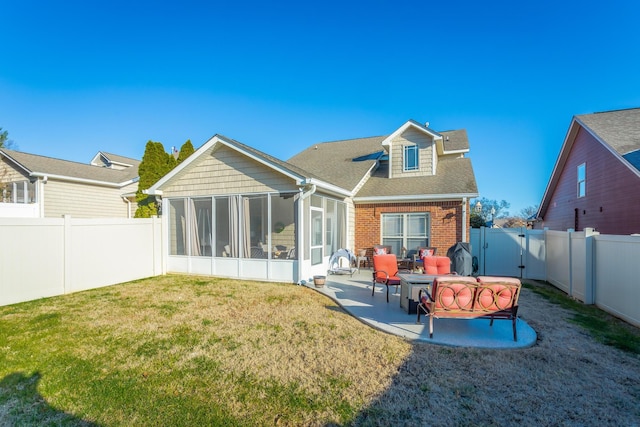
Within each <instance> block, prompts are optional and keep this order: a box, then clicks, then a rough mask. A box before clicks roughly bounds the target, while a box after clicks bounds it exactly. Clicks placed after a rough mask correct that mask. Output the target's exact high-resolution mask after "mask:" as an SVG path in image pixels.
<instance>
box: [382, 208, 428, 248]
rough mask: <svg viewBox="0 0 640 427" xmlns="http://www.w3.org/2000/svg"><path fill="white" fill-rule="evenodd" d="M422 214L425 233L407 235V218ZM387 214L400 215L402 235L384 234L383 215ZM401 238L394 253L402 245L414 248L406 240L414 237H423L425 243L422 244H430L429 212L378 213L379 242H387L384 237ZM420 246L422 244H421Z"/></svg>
mask: <svg viewBox="0 0 640 427" xmlns="http://www.w3.org/2000/svg"><path fill="white" fill-rule="evenodd" d="M418 215H421V216H424V218H425V221H426V225H425V235H424V236H418V235H412V236H409V235H408V231H407V230H408V229H409V227H408V220H409V217H410V216H418ZM387 216H395V217H398V216H399V217H402V235H401V236H400V235H385V229H384V220H385V217H387ZM398 238H401V239H402V243H401V245H400V248H396V249H395V251H394V253H396V251H399V249H401V248H402V247H404V248H406V249H407V250H410V249H416V248H415V247H413V246H412V245H409V243H408V241H409V240H415V239H422V238H424V239H425V240H426V243H425V244H424V246H430V243H431V214H430V213H429V212H393V213H392V212H389V213H383V214H381V215H380V242H381V243H382V244H383V245H384V244H387V243H385V239H398ZM421 246H422V245H421ZM392 251H393V249H392ZM396 255H400V252H397V253H396Z"/></svg>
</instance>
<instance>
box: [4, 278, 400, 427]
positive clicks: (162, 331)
mask: <svg viewBox="0 0 640 427" xmlns="http://www.w3.org/2000/svg"><path fill="white" fill-rule="evenodd" d="M0 316H1V317H2V321H3V322H2V324H3V326H2V328H3V329H4V330H3V331H2V332H3V336H4V338H2V339H1V340H2V341H1V345H0V348H2V354H1V356H0V360H1V361H2V364H1V367H0V377H6V376H10V375H12V374H16V373H21V374H23V375H24V377H25V381H26V380H27V379H29V378H32V375H33V374H34V373H37V375H38V378H39V385H38V393H41V394H42V396H43V397H44V399H46V402H47V405H49V407H57V408H64V411H65V412H69V413H72V414H74V416H73V417H72V418H73V419H75V418H76V417H78V418H80V419H84V420H90V421H92V422H96V423H99V424H102V425H121V424H127V423H128V422H129V420H130V419H132V418H131V417H133V419H137V420H139V424H182V425H188V424H190V425H192V424H193V423H194V422H202V423H205V424H211V423H219V422H223V423H224V424H242V425H249V424H260V425H265V424H272V423H273V421H274V419H276V418H277V419H278V420H279V423H280V424H283V425H284V424H291V425H300V424H307V425H324V424H326V423H338V424H342V423H349V422H350V420H351V419H353V418H354V417H355V416H356V415H357V413H358V412H359V411H361V410H362V408H363V407H365V406H366V405H367V404H368V403H369V402H371V400H372V399H374V398H375V397H376V396H377V395H378V394H380V393H381V392H382V391H383V390H385V389H386V388H387V387H388V386H389V385H390V383H391V380H392V378H393V375H394V374H395V373H396V371H397V370H398V368H399V367H400V366H401V365H402V362H403V360H404V359H405V358H406V357H407V356H408V354H409V353H410V352H411V346H410V345H409V344H408V343H406V342H404V341H403V340H401V339H399V338H396V337H391V336H388V335H385V334H382V333H380V332H378V331H375V330H372V329H370V328H368V327H366V326H364V325H363V324H361V323H360V322H359V321H357V320H356V319H353V318H351V317H350V316H348V315H347V314H345V313H344V312H343V311H342V310H341V309H339V308H338V307H337V306H336V305H335V304H334V303H332V302H330V301H329V300H327V299H326V298H325V297H323V296H321V295H319V294H317V293H316V292H314V291H313V290H310V289H307V288H304V287H298V286H292V285H283V284H273V283H257V282H244V281H232V280H220V279H215V278H201V277H184V276H165V277H158V278H153V279H148V280H143V281H138V282H135V283H129V284H125V285H118V286H113V287H109V288H103V289H99V290H94V291H89V292H83V293H79V294H74V295H68V296H64V297H58V298H51V299H47V300H43V301H37V302H31V303H25V304H20V305H16V306H12V307H5V308H0ZM372 370H374V371H375V375H371V373H372ZM1 395H2V393H0V396H1ZM3 399H5V403H6V402H9V400H8V398H6V397H2V398H0V405H2V404H3V403H2V402H3ZM11 408H13V409H11V410H10V412H12V413H15V414H16V415H15V417H17V418H16V419H18V420H19V419H20V415H19V412H20V411H22V410H24V408H23V409H20V408H17V409H16V407H15V406H14V405H13V404H12V405H11ZM5 409H6V408H5ZM54 413H55V415H56V416H57V417H59V416H60V414H59V412H56V411H54ZM134 424H136V422H134Z"/></svg>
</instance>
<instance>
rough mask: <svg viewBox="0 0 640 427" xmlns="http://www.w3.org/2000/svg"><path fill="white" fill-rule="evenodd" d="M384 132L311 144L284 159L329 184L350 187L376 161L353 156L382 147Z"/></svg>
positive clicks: (354, 185) (376, 150) (355, 184)
mask: <svg viewBox="0 0 640 427" xmlns="http://www.w3.org/2000/svg"><path fill="white" fill-rule="evenodd" d="M384 138H385V137H384V136H377V137H371V138H359V139H348V140H342V141H333V142H324V143H319V144H314V145H312V146H311V147H309V148H307V149H306V150H304V151H302V152H300V153H298V154H296V155H295V156H293V157H291V158H290V159H289V160H288V161H287V163H289V164H291V165H294V166H297V167H299V168H301V169H303V170H306V171H310V172H312V173H314V174H315V175H316V176H317V177H319V178H320V179H322V180H323V181H326V182H328V183H330V184H333V185H337V186H338V187H340V188H344V189H346V190H353V189H354V188H355V187H356V186H357V185H358V184H359V183H360V181H361V180H362V178H363V177H364V176H365V175H366V174H367V172H368V171H369V170H370V169H371V168H372V167H373V166H374V165H375V163H376V161H375V160H364V161H359V162H354V161H353V159H355V158H358V157H362V156H366V155H368V154H372V153H376V152H381V151H384V149H383V148H382V141H383V140H384Z"/></svg>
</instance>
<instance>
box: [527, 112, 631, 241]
mask: <svg viewBox="0 0 640 427" xmlns="http://www.w3.org/2000/svg"><path fill="white" fill-rule="evenodd" d="M537 216H538V221H537V222H536V223H535V226H534V228H549V229H550V230H568V229H574V230H576V231H581V230H584V229H585V228H594V229H595V230H596V231H598V232H600V233H602V234H620V235H625V234H634V233H640V108H634V109H628V110H618V111H607V112H601V113H594V114H584V115H579V116H575V117H574V118H573V120H572V121H571V124H570V126H569V130H568V132H567V136H566V137H565V141H564V144H563V146H562V149H561V150H560V154H559V155H558V159H557V161H556V165H555V167H554V169H553V172H552V174H551V178H550V180H549V183H548V184H547V189H546V191H545V193H544V196H543V199H542V202H541V203H540V209H539V210H538V215H537Z"/></svg>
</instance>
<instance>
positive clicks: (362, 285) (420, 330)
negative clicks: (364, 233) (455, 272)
mask: <svg viewBox="0 0 640 427" xmlns="http://www.w3.org/2000/svg"><path fill="white" fill-rule="evenodd" d="M306 286H308V287H310V288H312V289H315V290H316V291H318V292H320V293H322V294H324V295H326V296H328V297H329V298H331V299H333V300H334V301H336V302H337V303H338V304H339V305H340V306H341V307H342V308H344V309H345V310H346V311H347V312H348V313H350V314H351V315H353V316H354V317H357V318H358V319H360V320H361V321H362V322H364V323H366V324H367V325H370V326H372V327H374V328H377V329H380V330H382V331H384V332H388V333H390V334H394V335H398V336H401V337H404V338H406V339H408V340H412V341H421V342H427V343H433V344H441V345H447V346H456V347H476V348H494V349H515V348H525V347H530V346H532V345H534V344H535V343H536V338H537V336H536V332H535V331H534V330H533V328H531V327H530V326H529V325H528V324H527V323H526V322H525V321H524V320H522V319H520V318H518V320H517V324H516V330H517V333H518V341H514V340H513V330H512V327H511V321H507V320H496V321H494V322H493V326H489V322H490V321H489V320H488V319H470V320H466V319H438V318H436V319H434V327H433V329H434V332H433V338H429V319H428V318H427V317H421V318H420V321H421V324H417V323H416V315H415V314H407V312H405V311H404V310H403V309H402V308H401V307H400V288H399V287H398V290H397V292H396V291H395V288H394V287H391V288H390V290H389V303H387V301H386V287H385V286H384V285H382V286H380V285H377V286H376V291H375V295H373V296H372V295H371V270H370V269H362V270H360V271H357V272H356V273H354V274H353V276H350V275H348V274H331V275H327V280H326V283H325V285H324V286H323V287H315V286H314V284H313V280H310V281H309V282H307V283H306Z"/></svg>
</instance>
